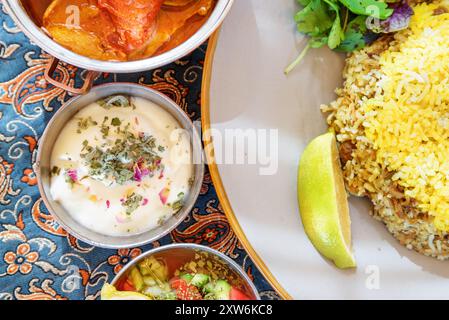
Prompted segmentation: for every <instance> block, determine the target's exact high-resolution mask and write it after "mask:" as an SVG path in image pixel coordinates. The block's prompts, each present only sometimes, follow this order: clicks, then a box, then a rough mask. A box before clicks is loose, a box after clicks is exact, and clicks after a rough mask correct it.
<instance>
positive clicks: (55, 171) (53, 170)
mask: <svg viewBox="0 0 449 320" xmlns="http://www.w3.org/2000/svg"><path fill="white" fill-rule="evenodd" d="M60 173H61V168H59V167H58V166H53V168H51V174H52V175H54V176H57V175H59V174H60Z"/></svg>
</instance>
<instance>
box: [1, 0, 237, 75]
mask: <svg viewBox="0 0 449 320" xmlns="http://www.w3.org/2000/svg"><path fill="white" fill-rule="evenodd" d="M233 2H234V0H218V1H217V4H216V6H215V8H214V11H213V12H212V14H211V16H210V17H209V19H208V20H207V21H206V23H205V24H204V25H203V26H202V27H201V28H200V29H199V30H198V31H197V32H196V33H195V34H194V35H193V36H192V37H191V38H190V39H188V40H186V41H185V42H184V43H182V44H181V45H179V46H178V47H176V48H174V49H172V50H170V51H168V52H165V53H163V54H161V55H158V56H155V57H151V58H147V59H143V60H137V61H128V62H111V61H100V60H94V59H90V58H88V57H85V56H82V55H79V54H77V53H74V52H72V51H70V50H68V49H66V48H64V47H63V46H61V45H59V44H58V43H57V42H55V41H53V39H51V38H50V37H49V36H48V35H46V34H45V33H44V32H43V31H42V29H41V28H40V27H39V26H37V25H36V24H35V23H34V22H33V20H32V19H31V18H30V16H29V15H28V13H27V12H26V10H25V9H24V8H23V6H22V4H21V1H20V0H3V3H4V4H5V7H6V9H7V10H8V13H9V14H10V16H11V17H12V18H13V19H14V21H15V22H16V23H17V25H18V26H19V27H20V28H21V30H22V31H23V32H24V33H25V34H26V35H27V36H28V37H29V38H30V39H31V40H33V42H34V43H36V44H37V45H38V46H39V47H41V48H42V49H43V50H44V51H46V52H48V53H49V54H51V55H52V56H54V57H56V58H58V59H59V60H62V61H64V62H67V63H70V64H72V65H74V66H77V67H80V68H84V69H86V70H91V71H99V72H113V73H132V72H139V71H144V70H150V69H154V68H158V67H161V66H163V65H166V64H169V63H171V62H173V61H175V60H177V59H179V58H181V57H183V56H185V55H186V54H188V53H189V52H191V51H193V50H194V49H196V48H197V47H199V46H200V45H201V44H202V43H203V42H204V41H205V40H206V39H207V38H208V37H209V36H210V35H211V34H212V32H214V31H215V30H216V29H217V28H218V27H219V26H220V24H221V22H222V21H223V19H224V18H225V17H226V15H227V13H228V12H229V10H230V8H231V6H232V3H233Z"/></svg>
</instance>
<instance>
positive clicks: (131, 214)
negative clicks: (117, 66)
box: [50, 96, 194, 236]
mask: <svg viewBox="0 0 449 320" xmlns="http://www.w3.org/2000/svg"><path fill="white" fill-rule="evenodd" d="M51 168H52V170H51V171H52V172H51V174H52V177H51V184H50V193H51V196H52V197H53V199H54V200H55V201H58V202H59V203H60V204H61V205H62V206H63V207H64V209H65V210H66V211H67V212H68V213H69V214H70V215H71V216H72V217H73V218H74V219H75V220H76V221H78V222H79V223H80V224H82V225H84V226H85V227H87V228H89V229H91V230H93V231H96V232H98V233H101V234H104V235H110V236H129V235H134V234H139V233H142V232H145V231H148V230H151V229H154V228H156V227H157V226H159V225H161V224H163V223H164V221H165V220H166V219H168V218H170V217H171V216H172V215H173V214H175V213H176V212H178V211H179V210H180V209H181V208H182V206H183V199H184V198H185V197H186V196H187V195H188V193H189V190H190V186H191V184H192V179H193V172H194V166H193V161H192V146H191V143H190V137H189V135H188V134H186V132H185V131H184V130H182V129H181V128H180V125H179V123H178V122H177V121H176V119H175V118H174V117H173V116H172V115H171V114H170V113H169V112H167V111H166V110H164V109H163V108H161V107H159V106H158V105H156V104H154V103H153V102H151V101H148V100H145V99H142V98H135V97H126V96H111V97H108V98H105V99H103V100H100V101H97V102H95V103H92V104H90V105H88V106H86V107H84V108H83V109H82V110H81V111H79V112H78V113H77V114H76V115H75V116H74V117H73V118H72V119H71V120H70V121H68V122H67V124H66V125H65V127H64V129H63V130H62V132H61V133H60V135H59V137H58V139H57V140H56V143H55V145H54V147H53V151H52V155H51Z"/></svg>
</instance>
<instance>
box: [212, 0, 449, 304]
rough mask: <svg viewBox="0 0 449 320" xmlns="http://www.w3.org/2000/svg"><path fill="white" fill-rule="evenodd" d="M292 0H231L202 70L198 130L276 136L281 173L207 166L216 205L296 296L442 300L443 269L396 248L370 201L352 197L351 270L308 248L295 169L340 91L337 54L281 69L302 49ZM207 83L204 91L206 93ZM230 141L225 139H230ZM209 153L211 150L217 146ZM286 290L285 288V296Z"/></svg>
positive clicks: (316, 53) (447, 273) (269, 272)
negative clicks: (233, 0)
mask: <svg viewBox="0 0 449 320" xmlns="http://www.w3.org/2000/svg"><path fill="white" fill-rule="evenodd" d="M295 3H296V1H295V0H277V1H273V0H237V1H236V3H235V6H234V7H233V8H232V11H231V14H230V16H229V17H228V18H227V20H226V21H225V23H224V25H223V27H222V30H221V33H220V35H219V38H218V43H217V47H216V51H215V55H214V54H213V52H212V51H213V44H214V42H215V41H214V40H216V39H212V41H211V46H210V50H212V51H210V52H209V54H208V61H206V68H205V83H204V89H205V91H204V93H203V95H204V96H203V127H204V129H207V128H209V126H210V127H211V128H212V129H216V130H218V131H219V132H222V133H224V130H225V129H230V128H240V129H270V128H271V129H277V130H278V134H279V168H278V170H277V173H276V174H274V175H270V176H262V175H260V174H259V166H258V165H248V164H245V165H231V164H218V165H217V166H214V165H212V166H210V168H211V172H212V176H213V179H214V182H215V184H216V187H217V190H218V193H219V195H220V200H221V201H222V203H223V206H224V209H225V211H226V214H227V215H228V217H229V219H230V221H231V223H232V224H233V227H234V228H235V230H236V232H237V234H239V235H240V237H241V240H242V242H243V243H244V245H245V247H246V248H247V249H248V251H249V252H250V254H251V256H252V257H253V259H254V260H255V261H256V263H257V264H258V265H259V267H260V269H261V270H262V271H263V272H264V274H265V275H266V277H267V279H268V280H269V281H271V282H272V284H273V285H274V286H275V287H276V288H277V289H278V291H279V292H280V293H281V294H282V295H283V296H284V297H288V295H290V296H291V297H293V298H297V299H304V298H305V299H313V298H324V299H328V298H341V299H363V298H368V299H391V298H449V291H448V290H447V288H448V287H449V280H448V277H449V265H448V263H447V262H440V261H437V260H434V259H432V258H428V257H424V256H421V255H420V254H417V253H415V252H412V251H409V250H407V249H406V248H404V247H402V246H401V245H400V244H399V243H398V242H397V241H396V240H395V239H394V238H393V237H392V236H391V235H390V234H389V233H388V231H387V230H386V228H385V227H384V226H383V224H381V223H380V222H377V221H375V220H374V219H373V218H371V217H370V216H369V209H370V204H369V202H368V201H367V200H363V199H356V198H351V199H350V208H351V219H352V230H353V245H354V253H355V256H356V259H357V263H358V267H357V269H355V270H346V271H342V270H339V269H337V268H335V267H334V266H333V264H331V263H329V262H328V261H327V260H326V259H324V258H323V257H322V256H320V254H318V253H317V251H316V250H315V249H314V248H313V246H312V245H311V243H310V242H309V240H308V238H307V236H306V235H305V233H304V230H303V227H302V225H301V220H300V217H299V212H298V207H297V195H296V174H297V164H298V161H299V158H300V155H301V152H302V151H303V149H304V147H305V146H306V145H307V143H308V142H309V141H310V140H311V139H312V138H313V137H315V136H317V135H319V134H321V133H323V132H324V131H325V130H326V125H325V120H324V118H323V116H322V115H321V114H320V111H319V105H320V104H321V103H328V102H330V101H331V100H332V99H333V97H334V94H333V91H334V89H335V87H337V86H339V85H341V81H342V80H341V70H342V67H343V65H344V57H343V56H341V55H338V54H335V53H332V52H331V51H330V50H328V49H326V48H323V49H320V50H312V51H310V52H309V54H308V55H307V57H306V58H305V60H304V61H303V63H302V64H301V65H299V66H298V68H297V69H295V70H294V71H293V72H292V73H291V75H289V76H288V77H286V76H284V74H283V72H282V71H283V69H284V68H285V66H286V65H288V64H289V62H291V61H292V60H293V59H294V58H295V57H296V55H297V54H298V52H299V51H300V50H301V49H302V48H303V47H304V45H305V41H304V39H303V38H302V37H301V36H299V35H298V34H297V32H295V24H294V21H293V15H294V13H295V12H296V11H295V10H296V9H297V7H296V4H295ZM209 86H210V92H209V93H210V94H209V95H208V92H207V89H209V88H208V87H209ZM228 143H229V141H228ZM213 144H214V147H215V148H219V146H218V145H217V141H215V142H214V143H213ZM284 289H285V290H284Z"/></svg>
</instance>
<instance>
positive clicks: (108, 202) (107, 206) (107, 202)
mask: <svg viewBox="0 0 449 320" xmlns="http://www.w3.org/2000/svg"><path fill="white" fill-rule="evenodd" d="M110 207H111V201H109V200H106V208H108V209H109V208H110Z"/></svg>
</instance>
